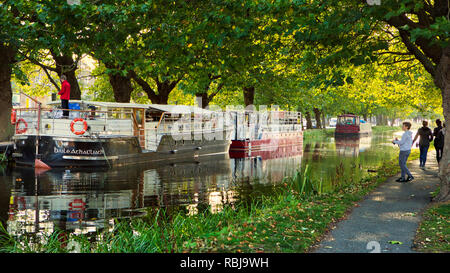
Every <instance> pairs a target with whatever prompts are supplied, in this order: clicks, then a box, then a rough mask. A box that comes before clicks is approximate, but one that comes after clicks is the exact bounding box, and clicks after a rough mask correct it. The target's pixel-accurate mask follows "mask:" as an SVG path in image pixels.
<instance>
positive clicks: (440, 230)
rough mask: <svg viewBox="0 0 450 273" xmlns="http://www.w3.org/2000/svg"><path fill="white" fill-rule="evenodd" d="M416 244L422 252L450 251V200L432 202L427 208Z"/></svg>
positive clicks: (418, 231)
mask: <svg viewBox="0 0 450 273" xmlns="http://www.w3.org/2000/svg"><path fill="white" fill-rule="evenodd" d="M414 245H415V250H417V251H420V252H434V253H439V252H446V253H449V252H450V202H445V203H436V204H432V205H431V206H430V207H428V208H427V209H426V211H425V212H424V213H423V215H422V221H421V223H420V225H419V228H418V229H417V233H416V237H415V239H414Z"/></svg>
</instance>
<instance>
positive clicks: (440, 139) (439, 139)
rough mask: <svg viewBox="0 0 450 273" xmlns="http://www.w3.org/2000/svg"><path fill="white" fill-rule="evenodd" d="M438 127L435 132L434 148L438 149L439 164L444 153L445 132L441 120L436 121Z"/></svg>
mask: <svg viewBox="0 0 450 273" xmlns="http://www.w3.org/2000/svg"><path fill="white" fill-rule="evenodd" d="M436 125H437V127H436V128H434V130H433V136H434V148H435V149H436V159H437V162H438V163H439V161H441V158H442V152H443V151H444V130H443V127H442V121H441V120H440V119H437V120H436Z"/></svg>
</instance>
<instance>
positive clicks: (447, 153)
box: [434, 46, 450, 202]
mask: <svg viewBox="0 0 450 273" xmlns="http://www.w3.org/2000/svg"><path fill="white" fill-rule="evenodd" d="M434 82H435V84H436V85H437V86H438V87H439V88H440V89H441V91H442V108H443V109H444V119H445V124H446V128H445V130H446V131H445V140H444V152H443V154H442V159H441V161H440V164H439V178H440V180H441V185H440V192H439V194H438V195H437V196H436V197H435V199H434V200H435V201H442V202H443V201H448V200H450V129H449V128H450V46H449V47H447V48H445V49H444V50H443V53H442V57H441V60H440V62H439V64H438V66H437V68H436V74H435V77H434Z"/></svg>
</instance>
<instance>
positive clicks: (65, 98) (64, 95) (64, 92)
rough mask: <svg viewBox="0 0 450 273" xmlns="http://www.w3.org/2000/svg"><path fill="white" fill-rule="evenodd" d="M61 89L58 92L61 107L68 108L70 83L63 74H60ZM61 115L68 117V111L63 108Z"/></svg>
mask: <svg viewBox="0 0 450 273" xmlns="http://www.w3.org/2000/svg"><path fill="white" fill-rule="evenodd" d="M60 81H61V90H60V91H59V92H58V95H60V98H61V108H62V109H69V99H70V83H69V82H68V81H67V78H66V76H65V75H61V78H60ZM63 117H64V118H66V117H69V111H68V110H63Z"/></svg>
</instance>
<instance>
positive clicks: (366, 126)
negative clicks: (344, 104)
mask: <svg viewBox="0 0 450 273" xmlns="http://www.w3.org/2000/svg"><path fill="white" fill-rule="evenodd" d="M371 133H372V124H370V123H368V122H365V121H363V120H360V117H359V116H357V115H353V114H344V115H340V116H339V117H338V121H337V124H336V131H335V135H344V136H345V135H347V136H351V135H370V134H371Z"/></svg>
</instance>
